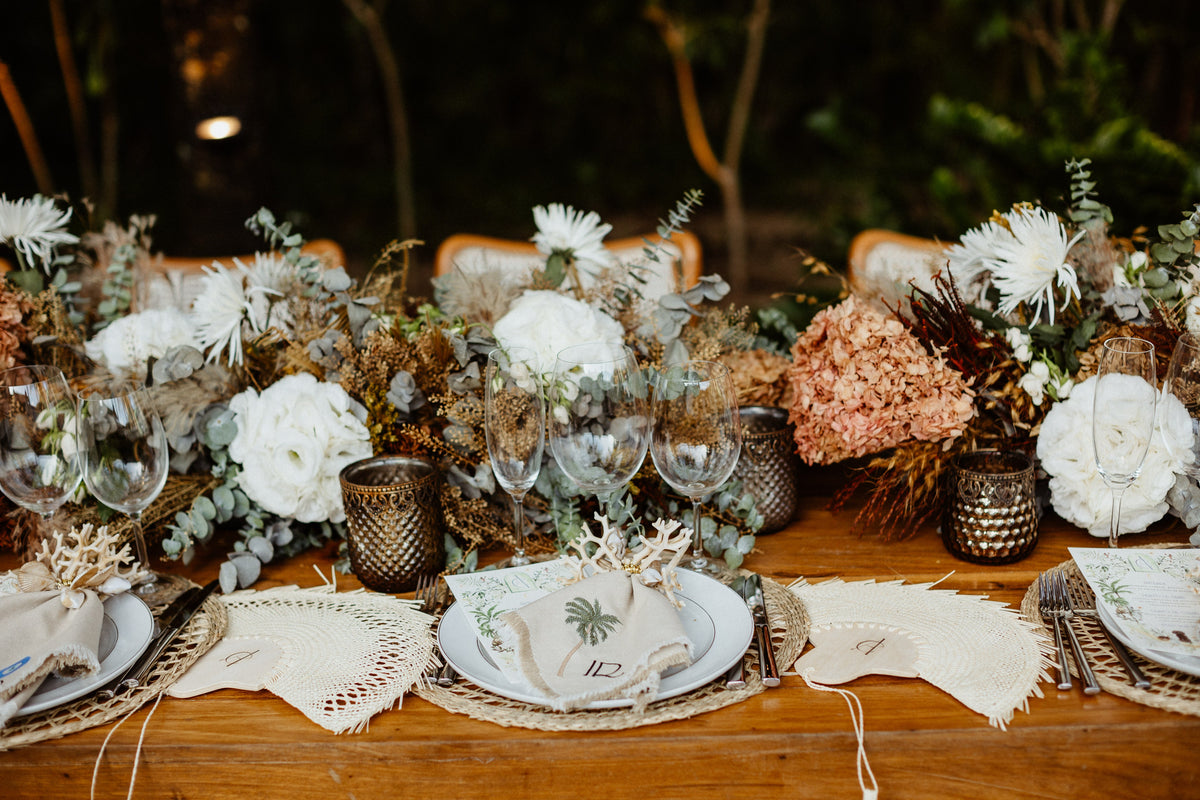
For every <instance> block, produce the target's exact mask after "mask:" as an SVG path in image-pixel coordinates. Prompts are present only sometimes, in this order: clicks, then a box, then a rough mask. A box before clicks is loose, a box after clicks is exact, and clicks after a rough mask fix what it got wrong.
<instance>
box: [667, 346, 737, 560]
mask: <svg viewBox="0 0 1200 800" xmlns="http://www.w3.org/2000/svg"><path fill="white" fill-rule="evenodd" d="M652 409H653V413H654V438H653V439H652V440H651V442H650V457H651V458H653V459H654V466H655V468H656V469H657V470H658V474H659V475H660V476H662V479H663V480H665V481H666V482H667V483H668V484H670V486H671V488H673V489H674V490H675V491H677V492H679V493H680V494H682V495H684V496H686V497H688V498H689V499H690V500H691V501H692V558H691V561H690V563H689V566H691V567H692V568H693V569H696V570H704V569H707V568H708V567H709V563H708V559H707V558H705V556H704V542H703V537H702V534H701V517H700V504H701V502H702V500H703V499H704V497H705V496H706V495H709V494H712V493H713V492H714V491H716V490H717V489H719V488H720V487H721V485H722V484H724V483H725V482H726V481H727V480H729V476H730V475H732V474H733V469H734V467H735V466H737V461H738V456H739V455H740V454H741V451H742V426H741V421H740V418H739V415H738V402H737V391H736V390H735V389H734V386H733V377H732V376H731V375H730V373H729V368H728V367H726V366H725V365H723V364H718V363H717V362H715V361H685V362H684V363H682V364H678V365H676V366H672V367H668V368H667V369H666V370H665V371H664V372H663V373H662V374H661V375H660V376H659V379H658V382H657V383H656V384H655V387H654V399H653V402H652Z"/></svg>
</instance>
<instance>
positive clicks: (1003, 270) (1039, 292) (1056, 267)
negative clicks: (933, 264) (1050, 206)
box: [987, 208, 1085, 324]
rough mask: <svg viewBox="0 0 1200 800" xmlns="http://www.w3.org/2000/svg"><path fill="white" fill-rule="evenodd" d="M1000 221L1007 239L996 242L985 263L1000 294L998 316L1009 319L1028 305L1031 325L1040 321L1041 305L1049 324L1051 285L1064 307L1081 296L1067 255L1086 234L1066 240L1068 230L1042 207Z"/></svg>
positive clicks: (1014, 211) (999, 239) (1014, 214)
mask: <svg viewBox="0 0 1200 800" xmlns="http://www.w3.org/2000/svg"><path fill="white" fill-rule="evenodd" d="M1004 219H1005V221H1006V222H1007V223H1008V236H1003V235H1000V236H997V237H996V239H995V241H994V245H995V252H994V253H993V254H992V257H991V258H989V259H987V263H988V265H989V266H990V267H991V270H992V283H993V284H995V286H996V288H997V289H999V290H1000V308H999V311H1000V313H1001V314H1011V313H1013V312H1014V311H1016V310H1017V308H1018V307H1019V306H1020V305H1021V304H1022V303H1025V304H1027V305H1030V306H1032V310H1033V317H1032V320H1038V319H1040V318H1041V316H1042V304H1043V303H1044V304H1046V305H1047V306H1048V309H1047V311H1048V313H1049V317H1050V323H1051V324H1053V323H1054V287H1055V285H1056V284H1057V285H1058V286H1059V288H1061V289H1062V290H1063V292H1064V297H1063V305H1064V306H1065V305H1066V304H1067V303H1069V302H1071V299H1072V298H1077V297H1079V280H1078V279H1077V278H1076V276H1075V268H1074V267H1072V266H1071V265H1070V264H1068V263H1067V253H1068V252H1070V250H1071V247H1073V246H1074V245H1075V243H1076V242H1078V241H1079V240H1080V239H1081V238H1082V237H1083V236H1084V234H1085V231H1080V232H1079V233H1077V234H1076V235H1075V238H1073V239H1070V240H1068V239H1067V229H1066V228H1064V227H1063V224H1062V223H1061V222H1059V221H1058V218H1057V217H1055V216H1054V215H1053V214H1051V213H1050V212H1049V211H1047V210H1046V209H1044V208H1034V209H1024V208H1022V209H1015V210H1013V211H1010V212H1008V213H1007V214H1005V215H1004Z"/></svg>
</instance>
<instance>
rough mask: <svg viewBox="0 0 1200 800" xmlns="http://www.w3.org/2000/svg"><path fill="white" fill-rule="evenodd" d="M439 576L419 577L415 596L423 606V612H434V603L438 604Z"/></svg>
mask: <svg viewBox="0 0 1200 800" xmlns="http://www.w3.org/2000/svg"><path fill="white" fill-rule="evenodd" d="M437 585H438V576H437V575H420V576H418V577H417V590H416V593H415V594H414V595H413V597H415V598H416V599H417V601H418V602H420V604H421V610H422V611H424V612H426V613H429V612H430V611H433V606H434V603H436V602H437Z"/></svg>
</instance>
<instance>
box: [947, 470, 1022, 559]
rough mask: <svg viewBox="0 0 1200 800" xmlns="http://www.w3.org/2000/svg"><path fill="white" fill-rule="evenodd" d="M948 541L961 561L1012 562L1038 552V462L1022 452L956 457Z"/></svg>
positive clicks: (952, 478) (949, 512) (951, 474)
mask: <svg viewBox="0 0 1200 800" xmlns="http://www.w3.org/2000/svg"><path fill="white" fill-rule="evenodd" d="M949 495H950V497H949V501H948V503H947V506H946V512H945V517H944V519H943V520H942V542H943V543H944V544H945V545H946V549H947V550H949V551H950V553H951V554H953V555H954V556H956V557H957V558H961V559H963V560H964V561H973V562H975V563H978V564H1009V563H1012V562H1014V561H1019V560H1021V559H1022V558H1024V557H1025V556H1027V555H1029V554H1030V553H1031V552H1033V548H1034V546H1035V545H1036V544H1037V536H1038V512H1037V503H1036V500H1035V498H1034V475H1033V459H1032V458H1030V457H1029V456H1028V455H1026V454H1025V453H1022V452H1020V451H1017V450H1009V451H1004V450H976V451H974V452H972V453H962V454H960V455H958V456H955V458H954V461H953V462H952V464H951V469H950V485H949Z"/></svg>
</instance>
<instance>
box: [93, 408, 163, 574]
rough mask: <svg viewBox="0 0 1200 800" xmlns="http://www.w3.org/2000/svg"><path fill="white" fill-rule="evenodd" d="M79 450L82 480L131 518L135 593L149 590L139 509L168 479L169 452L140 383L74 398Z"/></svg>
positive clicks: (99, 498)
mask: <svg viewBox="0 0 1200 800" xmlns="http://www.w3.org/2000/svg"><path fill="white" fill-rule="evenodd" d="M79 450H80V453H81V455H82V461H83V480H84V482H85V483H86V484H87V488H88V491H89V492H91V493H92V496H93V497H95V498H96V499H97V500H99V501H100V502H101V503H104V504H105V505H106V506H108V507H109V508H114V509H116V510H117V511H120V512H122V513H124V514H127V515H128V516H129V518H130V519H131V520H132V521H133V533H134V546H135V547H136V548H137V559H138V562H139V563H140V564H141V565H142V568H143V569H145V570H146V575H147V577H146V579H145V580H144V582H143V583H142V584H141V585H140V586H139V587H138V592H140V593H142V594H147V593H149V592H152V591H154V587H153V583H154V582H155V581H156V580H157V576H156V575H155V574H154V572H153V571H152V570H151V569H150V557H149V553H148V552H147V549H146V537H145V535H144V534H143V533H142V512H143V511H145V510H146V508H147V507H148V506H149V505H150V504H151V503H152V502H154V498H156V497H158V494H159V492H161V491H162V488H163V485H164V484H165V483H166V481H167V466H168V462H169V460H170V453H169V452H168V450H167V436H166V433H165V432H164V431H163V425H162V421H161V420H160V419H159V418H158V413H157V412H156V411H155V410H154V404H153V402H152V401H151V400H150V394H149V393H148V392H147V391H146V390H145V389H144V388H133V389H128V388H127V387H126V388H124V389H118V390H117V391H116V392H114V393H113V394H112V395H111V396H106V395H105V394H103V393H94V394H91V395H88V396H85V397H83V398H81V400H80V401H79Z"/></svg>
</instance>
